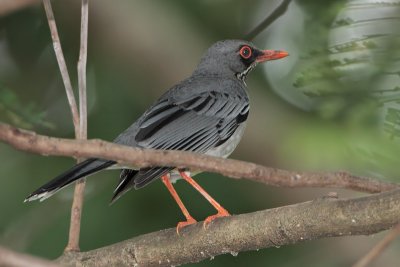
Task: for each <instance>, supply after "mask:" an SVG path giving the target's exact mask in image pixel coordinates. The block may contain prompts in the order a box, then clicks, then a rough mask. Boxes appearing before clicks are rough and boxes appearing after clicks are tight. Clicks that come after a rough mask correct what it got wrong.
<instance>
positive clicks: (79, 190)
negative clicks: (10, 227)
mask: <svg viewBox="0 0 400 267" xmlns="http://www.w3.org/2000/svg"><path fill="white" fill-rule="evenodd" d="M81 12H82V13H81V44H80V51H79V61H78V67H77V69H78V84H79V111H80V112H79V115H80V120H79V121H80V125H79V135H78V136H77V138H78V139H86V138H87V103H86V63H87V40H88V20H89V0H82V10H81ZM84 192H85V179H81V180H79V181H78V182H77V183H76V186H75V190H74V198H73V201H72V207H71V222H70V228H69V238H68V245H67V247H66V248H65V251H79V250H80V249H79V236H80V228H81V216H82V208H83V200H84Z"/></svg>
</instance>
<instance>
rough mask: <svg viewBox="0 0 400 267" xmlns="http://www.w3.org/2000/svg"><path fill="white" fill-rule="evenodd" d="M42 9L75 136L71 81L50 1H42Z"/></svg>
mask: <svg viewBox="0 0 400 267" xmlns="http://www.w3.org/2000/svg"><path fill="white" fill-rule="evenodd" d="M43 5H44V9H45V11H46V16H47V20H48V22H49V27H50V33H51V39H52V40H53V46H54V52H55V54H56V58H57V62H58V66H59V68H60V72H61V76H62V79H63V82H64V86H65V92H66V93H67V98H68V103H69V107H70V109H71V113H72V121H73V123H74V128H75V136H78V135H79V124H80V123H79V113H78V107H77V105H76V101H75V96H74V91H73V90H72V84H71V79H70V77H69V74H68V68H67V65H66V63H65V59H64V54H63V52H62V48H61V42H60V38H59V37H58V31H57V25H56V21H55V19H54V13H53V9H52V8H51V1H50V0H43Z"/></svg>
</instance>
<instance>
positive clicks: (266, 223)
mask: <svg viewBox="0 0 400 267" xmlns="http://www.w3.org/2000/svg"><path fill="white" fill-rule="evenodd" d="M399 218H400V189H397V190H394V191H390V192H385V193H381V194H376V195H372V196H368V197H361V198H356V199H346V200H338V199H332V198H322V199H317V200H314V201H309V202H304V203H300V204H295V205H290V206H285V207H280V208H275V209H270V210H263V211H258V212H253V213H248V214H241V215H236V216H231V217H225V218H221V219H219V220H217V221H214V222H213V223H212V224H211V225H210V226H209V227H208V228H207V229H204V228H203V224H202V223H197V224H195V225H193V226H189V227H186V228H184V229H183V230H182V231H181V234H180V235H177V234H176V229H175V228H172V229H167V230H163V231H158V232H154V233H150V234H145V235H142V236H138V237H135V238H132V239H129V240H126V241H123V242H120V243H117V244H113V245H110V246H107V247H103V248H99V249H96V250H92V251H88V252H80V253H74V254H66V255H63V256H61V258H60V259H59V262H60V263H62V264H66V265H72V266H75V265H77V266H81V265H83V263H84V265H85V266H173V265H175V266H176V265H180V264H185V263H190V262H198V261H201V260H204V259H210V258H211V259H212V258H213V257H214V256H216V255H220V254H226V253H231V254H232V255H234V256H236V255H237V254H238V252H240V251H247V250H256V249H261V248H268V247H279V246H282V245H288V244H295V243H300V242H303V241H306V240H315V239H321V238H325V237H335V236H349V235H368V234H373V233H377V232H380V231H382V230H385V229H389V228H390V227H392V226H393V225H395V224H397V223H398V222H399Z"/></svg>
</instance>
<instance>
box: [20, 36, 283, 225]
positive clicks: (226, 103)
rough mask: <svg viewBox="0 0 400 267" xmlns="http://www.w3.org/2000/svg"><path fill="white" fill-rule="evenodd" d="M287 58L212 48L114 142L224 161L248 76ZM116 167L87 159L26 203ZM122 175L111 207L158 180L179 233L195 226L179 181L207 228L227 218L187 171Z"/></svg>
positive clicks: (239, 47)
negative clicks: (197, 202)
mask: <svg viewBox="0 0 400 267" xmlns="http://www.w3.org/2000/svg"><path fill="white" fill-rule="evenodd" d="M287 55H288V53H287V52H284V51H276V50H260V49H258V48H256V47H255V46H254V45H253V44H252V43H249V42H246V41H242V40H225V41H219V42H217V43H215V44H213V45H212V46H211V47H210V48H209V49H208V50H207V51H206V52H205V54H204V55H203V57H202V58H201V61H200V63H199V65H198V66H197V68H196V69H195V71H194V72H193V74H192V75H191V76H190V77H189V78H187V79H185V80H183V81H182V82H180V83H178V84H177V85H175V86H173V87H172V88H171V89H169V90H168V91H167V92H166V93H165V94H163V95H162V96H161V97H160V98H159V99H158V100H157V101H156V102H155V103H154V104H153V105H152V106H151V107H150V108H149V109H148V110H147V111H146V112H144V114H143V115H142V116H141V117H140V118H139V119H138V120H137V121H136V122H135V123H133V124H132V125H131V126H130V127H129V128H128V129H126V130H125V131H124V132H122V133H121V134H120V135H119V136H118V137H117V138H116V139H115V140H114V142H115V143H117V144H122V145H127V146H132V147H139V148H152V149H168V150H185V151H192V152H196V153H203V154H207V155H213V156H217V157H224V158H225V157H228V156H229V155H230V154H231V153H232V151H233V150H234V149H235V147H236V146H237V144H238V143H239V141H240V139H241V137H242V135H243V132H244V128H245V125H246V120H247V115H248V114H249V98H248V96H247V92H246V84H245V79H246V76H247V74H248V73H249V72H250V71H251V70H252V69H253V68H254V67H255V66H256V65H257V64H258V63H260V62H265V61H268V60H274V59H280V58H283V57H286V56H287ZM115 167H118V166H117V164H116V162H115V161H111V160H104V159H98V158H90V159H87V160H85V161H83V162H82V163H79V164H77V165H75V166H74V167H72V168H71V169H69V170H67V171H66V172H64V173H62V174H60V175H59V176H57V177H56V178H54V179H53V180H51V181H50V182H48V183H47V184H45V185H43V186H42V187H40V188H39V189H37V190H36V191H34V192H33V193H32V194H31V195H29V196H28V197H27V198H26V200H25V201H31V200H36V199H40V200H44V199H46V198H48V197H50V196H52V195H53V194H55V193H56V192H57V191H59V190H61V189H62V188H64V187H65V186H67V185H69V184H71V183H72V182H74V181H76V180H78V179H80V178H82V177H85V176H88V175H91V174H93V173H96V172H98V171H101V170H104V169H107V168H115ZM120 168H121V169H122V171H121V174H120V181H119V183H118V185H117V187H116V189H115V191H114V196H113V198H112V201H115V200H117V199H118V198H119V197H120V196H121V195H122V194H124V193H125V192H127V191H129V190H130V189H131V188H135V189H138V188H142V187H144V186H146V185H148V184H149V183H151V182H152V181H155V180H156V179H158V178H161V179H162V181H163V183H164V184H165V185H166V187H167V188H168V190H169V191H170V192H171V194H172V196H173V197H174V199H175V200H176V202H177V203H178V205H179V207H180V208H181V209H182V212H183V213H184V215H185V217H186V221H185V222H180V223H179V224H178V227H177V230H178V231H179V229H180V228H181V227H183V226H186V225H189V224H192V223H195V222H196V220H195V219H193V217H192V216H191V215H190V214H189V212H188V211H187V209H186V208H185V206H184V205H183V203H182V201H181V199H180V198H179V196H178V194H177V193H176V191H175V189H174V187H173V186H172V184H171V181H170V179H171V176H176V175H177V174H178V175H180V176H181V177H182V178H183V179H185V180H186V181H187V182H189V183H190V184H191V185H192V186H193V187H194V188H196V189H197V190H198V191H199V192H200V193H201V194H202V195H203V196H204V197H205V198H206V199H207V200H208V201H209V202H210V203H211V204H212V205H213V206H214V207H215V209H216V210H217V211H218V213H217V214H215V215H213V216H210V217H208V218H207V219H206V220H205V224H207V223H209V222H211V221H212V220H213V219H215V218H217V217H221V216H228V215H229V213H228V212H227V211H226V210H225V209H224V208H223V207H222V206H221V205H220V204H218V202H216V201H215V200H214V199H213V198H212V197H211V196H210V195H208V194H207V193H206V192H205V191H204V190H203V189H202V188H201V187H200V185H198V184H197V183H196V182H195V181H194V180H193V179H192V178H191V177H190V173H189V171H188V170H177V169H176V168H174V167H151V168H141V169H139V170H134V169H128V168H124V167H120Z"/></svg>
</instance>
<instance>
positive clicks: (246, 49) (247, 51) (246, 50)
mask: <svg viewBox="0 0 400 267" xmlns="http://www.w3.org/2000/svg"><path fill="white" fill-rule="evenodd" d="M239 54H240V56H241V57H242V58H244V59H249V58H250V57H251V55H252V54H253V51H252V50H251V48H250V46H248V45H244V46H242V48H240V50H239Z"/></svg>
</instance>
